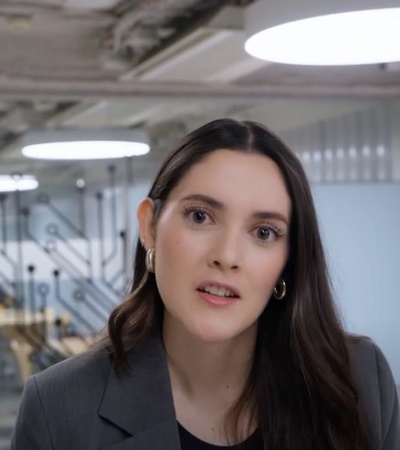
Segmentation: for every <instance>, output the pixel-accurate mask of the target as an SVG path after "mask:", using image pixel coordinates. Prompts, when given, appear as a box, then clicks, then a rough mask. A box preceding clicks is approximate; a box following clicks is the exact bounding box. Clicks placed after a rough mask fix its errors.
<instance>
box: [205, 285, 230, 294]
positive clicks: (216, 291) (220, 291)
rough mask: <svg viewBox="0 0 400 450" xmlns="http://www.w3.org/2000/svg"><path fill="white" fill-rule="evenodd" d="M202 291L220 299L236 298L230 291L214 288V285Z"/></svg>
mask: <svg viewBox="0 0 400 450" xmlns="http://www.w3.org/2000/svg"><path fill="white" fill-rule="evenodd" d="M202 290H203V291H206V292H208V293H209V294H212V295H217V296H218V297H236V295H235V294H234V293H233V292H232V291H231V290H230V289H226V288H224V287H218V286H214V285H212V284H210V285H208V286H204V287H203V289H202Z"/></svg>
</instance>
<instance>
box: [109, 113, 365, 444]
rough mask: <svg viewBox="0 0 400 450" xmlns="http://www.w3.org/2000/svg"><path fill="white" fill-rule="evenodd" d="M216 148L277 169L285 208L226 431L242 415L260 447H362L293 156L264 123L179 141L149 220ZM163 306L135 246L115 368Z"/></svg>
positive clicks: (216, 125) (210, 128)
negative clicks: (282, 236)
mask: <svg viewBox="0 0 400 450" xmlns="http://www.w3.org/2000/svg"><path fill="white" fill-rule="evenodd" d="M218 149H229V150H232V151H240V152H245V153H246V152H247V153H257V154H261V155H264V156H266V157H268V158H271V159H272V160H273V161H274V162H275V163H276V164H277V165H278V167H279V169H280V171H281V173H282V175H283V177H284V179H285V183H286V188H287V191H288V194H289V196H290V199H291V204H292V220H291V225H290V251H289V258H288V262H287V264H286V267H285V269H284V272H283V278H284V279H285V281H286V285H287V294H286V297H285V300H284V301H278V300H276V299H274V298H273V297H272V298H271V299H270V301H269V303H268V305H267V307H266V308H265V310H264V311H263V313H262V315H261V316H260V318H259V326H258V334H257V341H256V346H255V352H254V357H253V365H252V368H251V370H250V373H249V377H248V380H247V382H246V385H245V388H244V390H243V392H242V395H241V397H240V398H239V399H238V401H237V403H236V404H235V405H234V407H233V408H232V409H231V410H230V411H229V412H228V413H227V415H226V422H227V426H228V428H229V427H230V428H229V429H231V430H235V429H236V430H237V428H235V427H236V426H237V425H238V422H239V419H240V417H241V414H242V413H243V411H245V410H246V411H250V413H251V414H252V417H253V419H254V421H255V423H256V424H257V425H258V427H259V428H260V429H261V432H262V434H263V439H264V446H265V448H266V449H268V450H367V449H368V444H367V441H366V438H365V433H364V431H363V429H362V425H361V420H360V413H359V410H358V401H357V399H358V398H357V391H356V387H355V383H354V380H353V378H352V375H351V370H350V362H349V346H350V345H351V342H350V341H351V339H350V338H349V337H348V336H347V335H346V334H345V332H344V330H343V328H342V326H341V324H340V321H339V319H338V315H337V313H336V311H335V307H334V302H333V299H332V294H331V285H330V280H329V276H328V271H327V266H326V261H325V257H324V251H323V247H322V243H321V238H320V233H319V230H318V223H317V217H316V213H315V209H314V204H313V199H312V195H311V190H310V186H309V183H308V181H307V177H306V175H305V173H304V170H303V168H302V166H301V164H300V162H299V160H298V158H297V157H296V156H295V154H294V153H293V152H292V151H291V150H290V149H288V148H287V147H286V145H285V144H284V143H283V142H282V141H281V140H280V139H279V138H277V137H276V136H275V135H274V134H273V133H271V132H270V131H269V130H268V129H266V128H265V127H264V126H262V125H260V124H258V123H255V122H249V121H245V122H238V121H235V120H232V119H220V120H215V121H213V122H210V123H208V124H206V125H204V126H202V127H200V128H198V129H197V130H195V131H193V132H192V133H190V134H189V135H187V136H186V137H185V138H184V139H183V140H182V142H181V143H180V145H179V146H178V147H177V148H176V149H175V150H174V151H173V152H172V153H171V154H170V155H169V156H168V157H167V159H166V160H165V162H164V164H163V165H162V167H161V169H160V170H159V172H158V175H157V176H156V178H155V180H154V183H153V185H152V187H151V189H150V192H149V194H148V196H149V197H150V198H151V199H153V200H154V202H155V206H156V207H155V213H154V220H155V221H157V218H158V216H159V214H160V212H161V211H162V208H163V205H164V204H165V201H166V200H167V199H168V196H169V194H170V192H171V191H172V189H174V187H176V186H177V184H178V183H179V182H180V180H181V179H182V177H183V176H184V175H186V174H187V173H188V171H189V170H190V168H191V167H192V166H193V165H195V164H196V163H198V162H200V161H201V160H202V159H203V158H204V157H205V156H206V155H208V154H210V153H211V152H213V151H216V150H218ZM162 315H163V304H162V301H161V298H160V294H159V292H158V289H157V285H156V281H155V277H154V274H149V273H148V272H147V271H146V266H145V250H144V248H143V246H142V245H141V244H140V242H139V240H138V242H137V246H136V255H135V260H134V278H133V284H132V288H131V291H130V294H129V295H128V297H127V298H126V300H125V301H124V302H123V303H122V304H121V305H119V306H118V307H117V308H116V309H115V310H114V311H113V312H112V313H111V316H110V319H109V324H108V331H109V344H110V346H111V349H112V351H113V354H114V357H115V360H116V364H117V366H118V367H119V368H123V367H124V366H125V365H126V361H127V360H126V354H127V352H129V351H130V350H132V349H133V348H135V347H137V346H138V345H140V343H141V342H142V341H143V340H144V339H145V338H146V337H147V336H148V334H149V333H150V331H151V330H152V329H153V328H154V327H156V326H160V323H161V320H162Z"/></svg>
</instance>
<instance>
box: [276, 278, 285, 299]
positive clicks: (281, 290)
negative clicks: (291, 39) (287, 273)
mask: <svg viewBox="0 0 400 450" xmlns="http://www.w3.org/2000/svg"><path fill="white" fill-rule="evenodd" d="M285 295H286V283H285V280H284V279H283V278H281V279H280V280H279V281H278V283H277V285H276V286H275V287H274V290H273V296H274V297H275V298H276V299H277V300H282V299H283V298H284V297H285Z"/></svg>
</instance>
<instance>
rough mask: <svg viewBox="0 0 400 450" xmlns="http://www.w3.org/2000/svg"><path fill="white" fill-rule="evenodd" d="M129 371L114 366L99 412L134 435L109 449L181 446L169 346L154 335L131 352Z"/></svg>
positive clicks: (165, 449)
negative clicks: (169, 363)
mask: <svg viewBox="0 0 400 450" xmlns="http://www.w3.org/2000/svg"><path fill="white" fill-rule="evenodd" d="M128 363H129V368H130V369H129V372H128V373H126V374H123V375H121V376H118V375H117V374H116V372H115V369H114V367H113V366H112V368H111V370H110V373H109V377H108V380H107V383H106V386H105V391H104V395H103V399H102V401H101V404H100V407H99V411H98V412H99V415H100V416H101V417H103V418H105V419H107V420H108V421H109V422H111V423H113V424H115V425H116V426H118V427H119V428H121V429H122V430H124V431H125V432H127V433H128V434H130V435H131V437H128V438H127V439H125V440H124V441H122V442H120V443H117V444H114V445H112V446H111V447H109V448H108V449H107V450H128V449H140V450H141V449H143V450H151V449H154V450H155V449H157V450H179V449H180V443H179V433H178V427H177V423H176V416H175V409H174V404H173V398H172V391H171V383H170V378H169V372H168V365H167V360H166V356H165V350H164V347H163V344H162V342H161V339H160V338H159V337H158V336H154V335H152V336H151V337H149V338H148V339H147V340H146V342H145V343H143V344H142V345H141V346H140V347H139V348H138V349H137V350H135V351H133V352H131V353H130V354H129V355H128Z"/></svg>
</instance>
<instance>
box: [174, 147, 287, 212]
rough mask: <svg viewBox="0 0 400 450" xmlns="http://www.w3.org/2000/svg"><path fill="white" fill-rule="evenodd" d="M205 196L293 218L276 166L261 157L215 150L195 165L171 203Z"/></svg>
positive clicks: (183, 179) (282, 180) (180, 184)
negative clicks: (189, 197) (270, 210)
mask: <svg viewBox="0 0 400 450" xmlns="http://www.w3.org/2000/svg"><path fill="white" fill-rule="evenodd" d="M198 193H201V194H204V195H209V196H211V197H214V198H216V199H218V200H220V201H222V202H224V203H227V204H228V205H227V206H229V205H232V206H235V205H237V206H238V207H239V208H251V209H257V210H266V209H273V210H275V211H277V212H280V213H281V214H284V215H285V216H286V217H287V218H288V219H289V218H290V212H291V202H290V197H289V195H288V192H287V189H286V185H285V181H284V178H283V176H282V173H281V171H280V169H279V167H278V166H277V164H276V163H275V162H274V161H273V160H272V159H270V158H268V157H266V156H264V155H261V154H258V153H244V152H240V151H234V150H229V149H220V150H216V151H214V152H212V153H210V154H209V155H207V156H206V157H205V158H204V159H203V160H201V162H199V163H197V164H195V165H193V166H192V167H191V168H190V169H189V170H188V172H187V173H186V174H185V175H184V176H183V178H182V179H181V180H180V182H179V183H178V185H177V186H176V187H175V188H174V189H173V190H172V192H171V194H170V196H169V199H170V200H174V199H175V200H177V199H180V198H184V197H185V196H186V195H192V194H198Z"/></svg>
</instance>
